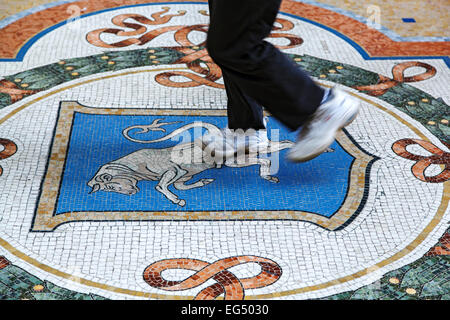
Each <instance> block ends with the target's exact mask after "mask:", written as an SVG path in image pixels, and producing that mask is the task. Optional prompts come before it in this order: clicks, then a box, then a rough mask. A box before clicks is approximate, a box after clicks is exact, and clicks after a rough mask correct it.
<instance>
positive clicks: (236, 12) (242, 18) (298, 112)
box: [207, 0, 357, 161]
mask: <svg viewBox="0 0 450 320" xmlns="http://www.w3.org/2000/svg"><path fill="white" fill-rule="evenodd" d="M280 3H281V0H264V1H261V0H239V1H238V0H213V1H210V27H209V32H208V39H207V48H208V52H209V54H210V56H211V58H212V59H213V60H214V61H215V62H216V63H217V64H218V65H219V66H220V67H221V69H222V71H223V73H224V74H225V75H226V76H225V77H226V78H225V81H226V82H225V86H227V84H228V85H229V87H227V93H228V96H229V97H232V98H233V97H234V96H239V95H238V94H236V93H235V92H236V90H238V91H239V93H240V96H242V97H249V98H251V99H252V100H249V99H248V100H247V101H254V102H256V103H257V104H258V105H262V106H264V107H265V108H267V109H268V110H269V111H270V113H271V114H272V115H273V116H275V117H276V118H277V119H279V120H280V121H281V122H282V123H283V124H284V125H286V126H287V127H288V128H290V129H291V130H296V129H298V128H299V127H300V126H301V125H302V124H304V123H305V122H306V126H305V127H306V128H304V129H303V130H302V132H301V134H300V136H299V141H298V143H297V144H296V146H294V148H293V149H292V150H291V152H290V154H291V157H290V158H291V159H292V160H294V161H304V160H307V159H309V158H311V156H312V157H314V156H316V155H318V154H320V153H321V152H323V151H324V150H325V149H326V148H327V147H328V146H329V145H330V144H331V143H332V142H333V140H334V135H335V133H336V131H337V130H338V129H339V128H340V127H342V126H344V125H345V124H346V123H347V122H348V121H349V120H350V119H351V118H352V117H354V116H355V115H356V112H357V106H356V107H355V106H354V103H351V101H350V100H349V99H347V98H348V97H347V96H342V94H341V92H333V93H332V94H330V97H329V98H328V99H326V98H324V95H325V91H324V90H323V89H322V88H320V87H319V86H318V85H316V84H315V83H314V81H313V80H312V79H311V78H310V77H309V76H308V75H307V74H306V73H305V72H303V71H302V70H301V69H300V68H299V67H298V66H297V65H295V64H294V62H293V61H291V60H290V59H289V58H288V57H287V56H286V55H284V54H283V53H282V52H281V51H279V50H278V49H277V48H275V47H274V46H273V45H272V44H270V43H269V42H267V41H264V38H266V37H267V36H268V35H269V33H270V32H271V30H272V26H273V23H274V22H275V19H276V16H277V13H278V9H279V6H280ZM329 100H330V101H329ZM331 100H333V101H334V103H333V104H338V105H340V106H342V105H344V107H345V108H341V109H342V110H344V112H335V111H336V110H334V109H333V110H331V114H328V113H330V112H328V113H327V112H324V110H318V109H320V108H319V106H321V105H324V106H325V107H326V106H328V105H329V104H330V102H331ZM256 103H254V104H253V105H251V106H253V110H254V109H255V108H254V107H255V106H256V105H257V104H256ZM350 104H352V106H351V107H350V108H348V106H349V105H350ZM345 105H347V106H345ZM229 106H230V105H229ZM231 106H232V114H236V113H239V110H238V109H239V108H240V107H241V106H242V104H239V103H238V104H236V105H231ZM247 109H248V108H247ZM250 109H252V108H250ZM322 109H327V110H328V108H322ZM242 110H245V108H242ZM325 111H326V110H325ZM243 113H245V111H243ZM335 114H336V115H337V116H335ZM322 116H324V117H325V118H326V119H327V120H332V121H331V122H330V123H329V124H328V126H323V121H321V120H322V119H321V117H322ZM325 122H326V121H325ZM317 123H320V126H317ZM320 131H323V136H324V137H322V138H321V137H320V135H318V133H319V132H320ZM330 140H331V141H330ZM305 143H309V144H310V146H305ZM309 149H310V150H309ZM302 153H303V154H302Z"/></svg>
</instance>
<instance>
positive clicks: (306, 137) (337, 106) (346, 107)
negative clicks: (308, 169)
mask: <svg viewBox="0 0 450 320" xmlns="http://www.w3.org/2000/svg"><path fill="white" fill-rule="evenodd" d="M358 112H359V102H358V101H357V100H356V99H354V98H353V97H351V96H350V95H349V94H347V93H345V92H344V91H342V90H339V89H337V88H333V89H331V90H330V92H329V96H328V98H326V100H325V101H324V102H322V104H321V105H320V106H319V107H318V108H317V110H316V111H315V112H314V113H313V114H312V116H311V117H310V118H309V119H308V121H307V122H306V123H305V124H304V125H303V127H302V129H301V131H300V134H299V136H298V138H297V142H296V143H295V145H294V146H293V147H292V148H291V149H290V151H289V153H288V155H287V158H288V159H289V160H291V161H293V162H305V161H308V160H311V159H313V158H315V157H317V156H318V155H320V154H321V153H322V152H324V151H326V150H327V148H328V147H329V146H330V145H331V144H332V143H333V141H334V139H335V136H336V133H337V131H338V130H340V129H342V128H343V127H345V126H347V125H349V124H350V123H351V122H352V121H353V120H354V119H355V118H356V116H357V115H358Z"/></svg>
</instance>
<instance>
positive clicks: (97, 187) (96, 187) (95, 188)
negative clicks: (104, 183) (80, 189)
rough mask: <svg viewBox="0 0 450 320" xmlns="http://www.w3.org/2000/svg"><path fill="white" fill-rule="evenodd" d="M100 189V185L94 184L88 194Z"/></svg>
mask: <svg viewBox="0 0 450 320" xmlns="http://www.w3.org/2000/svg"><path fill="white" fill-rule="evenodd" d="M99 190H100V185H99V184H98V183H96V184H94V186H93V187H92V190H91V192H89V194H91V193H94V192H97V191H99Z"/></svg>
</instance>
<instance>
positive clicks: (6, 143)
mask: <svg viewBox="0 0 450 320" xmlns="http://www.w3.org/2000/svg"><path fill="white" fill-rule="evenodd" d="M0 145H1V146H2V147H3V150H2V151H0V159H1V160H3V159H7V158H9V157H11V156H12V155H13V154H15V153H16V152H17V145H16V144H15V143H14V142H12V141H11V140H8V139H2V138H0ZM2 174H3V168H2V167H1V166H0V176H1V175H2Z"/></svg>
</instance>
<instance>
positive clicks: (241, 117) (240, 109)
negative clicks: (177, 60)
mask: <svg viewBox="0 0 450 320" xmlns="http://www.w3.org/2000/svg"><path fill="white" fill-rule="evenodd" d="M212 2H213V0H210V1H209V2H208V4H209V11H210V14H211V12H212V11H213V10H214V6H212ZM222 76H223V82H224V84H225V90H226V93H227V98H228V104H227V115H228V128H230V129H243V130H247V129H255V130H259V129H265V126H264V120H263V118H264V115H263V109H262V107H261V106H260V105H259V104H258V103H257V102H256V101H255V100H254V99H252V98H251V97H249V96H247V95H246V94H245V93H243V92H242V90H241V89H240V88H239V86H238V85H236V84H235V83H233V80H232V78H230V77H228V75H227V71H226V70H223V69H222Z"/></svg>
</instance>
